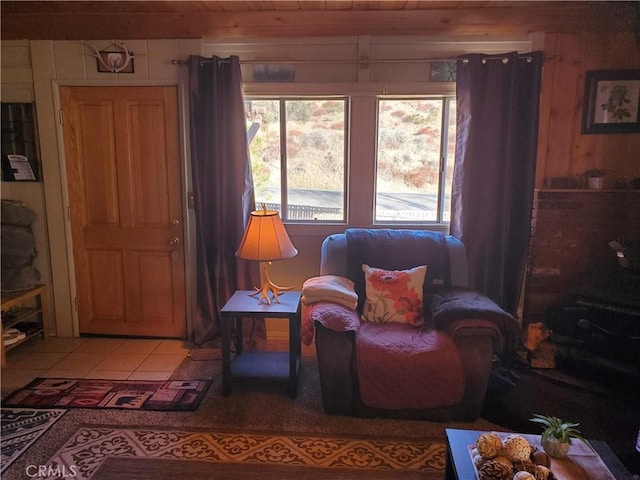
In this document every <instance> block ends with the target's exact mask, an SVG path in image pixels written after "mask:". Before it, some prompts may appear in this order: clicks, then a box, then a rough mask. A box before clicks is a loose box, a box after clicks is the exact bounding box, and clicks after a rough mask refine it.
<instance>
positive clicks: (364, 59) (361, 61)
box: [171, 55, 552, 66]
mask: <svg viewBox="0 0 640 480" xmlns="http://www.w3.org/2000/svg"><path fill="white" fill-rule="evenodd" d="M518 58H521V59H524V60H526V61H527V62H530V61H531V60H532V59H533V58H532V57H531V56H530V55H518ZM550 58H552V57H548V56H545V57H544V59H545V60H548V59H550ZM505 59H507V57H505V56H504V55H487V56H486V57H483V58H482V61H483V62H484V61H486V60H502V61H505ZM458 60H462V61H463V62H464V63H466V62H468V60H466V59H465V58H446V57H445V58H389V59H380V60H371V59H370V58H369V57H367V56H363V57H360V58H358V59H355V60H240V64H243V65H261V64H265V63H275V64H285V65H286V64H289V65H298V64H307V65H308V64H329V63H339V64H344V63H346V64H351V63H357V64H362V65H365V66H366V65H368V64H370V63H435V62H457V61H458ZM212 61H213V60H212V59H210V58H203V59H202V60H201V61H200V62H201V63H211V62H212ZM220 61H221V62H222V63H228V62H229V60H228V59H225V58H223V59H220ZM171 63H172V64H174V65H188V62H186V61H184V60H171Z"/></svg>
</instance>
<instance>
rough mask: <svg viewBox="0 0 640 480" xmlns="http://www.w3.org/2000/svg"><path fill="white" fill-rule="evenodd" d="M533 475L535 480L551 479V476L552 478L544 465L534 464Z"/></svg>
mask: <svg viewBox="0 0 640 480" xmlns="http://www.w3.org/2000/svg"><path fill="white" fill-rule="evenodd" d="M533 476H534V477H535V479H536V480H551V479H552V478H554V477H553V476H552V474H551V470H550V469H549V468H548V467H545V466H544V465H536V469H535V472H533Z"/></svg>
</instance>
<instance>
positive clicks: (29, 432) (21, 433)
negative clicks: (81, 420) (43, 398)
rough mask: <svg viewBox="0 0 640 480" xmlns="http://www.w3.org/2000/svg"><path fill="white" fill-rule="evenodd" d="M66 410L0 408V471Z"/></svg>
mask: <svg viewBox="0 0 640 480" xmlns="http://www.w3.org/2000/svg"><path fill="white" fill-rule="evenodd" d="M65 412H66V410H56V409H47V410H44V409H33V408H2V409H1V410H0V423H1V424H2V432H1V433H0V436H1V437H2V463H1V464H0V473H1V472H3V471H4V470H5V469H6V468H8V467H9V465H11V464H12V463H13V461H14V460H15V459H16V458H18V457H19V456H20V455H21V454H22V453H23V452H24V451H25V450H26V449H27V448H29V446H31V444H32V443H33V442H35V441H36V440H37V439H38V438H40V435H42V434H43V433H44V432H46V431H47V429H48V428H49V427H50V426H51V425H53V424H54V423H55V422H56V421H58V420H59V419H60V417H62V415H64V413H65Z"/></svg>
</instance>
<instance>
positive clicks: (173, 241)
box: [169, 237, 180, 248]
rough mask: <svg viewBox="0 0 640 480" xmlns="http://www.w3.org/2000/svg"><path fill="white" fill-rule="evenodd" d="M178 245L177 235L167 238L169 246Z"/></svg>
mask: <svg viewBox="0 0 640 480" xmlns="http://www.w3.org/2000/svg"><path fill="white" fill-rule="evenodd" d="M178 245H180V239H179V238H178V237H173V238H172V239H171V240H169V246H170V247H171V248H175V247H177V246H178Z"/></svg>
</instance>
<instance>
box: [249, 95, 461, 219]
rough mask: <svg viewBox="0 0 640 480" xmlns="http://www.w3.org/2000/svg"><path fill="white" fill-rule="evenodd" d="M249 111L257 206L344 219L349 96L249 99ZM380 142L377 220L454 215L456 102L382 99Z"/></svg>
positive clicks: (287, 215) (292, 215)
mask: <svg viewBox="0 0 640 480" xmlns="http://www.w3.org/2000/svg"><path fill="white" fill-rule="evenodd" d="M246 111H247V131H248V138H249V151H250V154H251V167H252V171H253V182H254V188H255V197H256V205H258V206H260V205H261V204H262V203H264V204H266V206H267V208H268V209H272V210H278V211H279V212H280V214H281V216H282V217H283V219H284V220H285V221H334V222H335V221H345V220H346V213H345V188H346V187H345V185H346V171H347V169H346V144H345V142H346V139H347V138H348V133H347V128H348V123H347V111H348V103H347V100H346V99H344V98H313V99H307V98H305V99H295V98H286V99H284V98H269V99H267V98H252V99H247V101H246ZM377 142H378V144H377V159H376V161H377V165H376V167H377V168H376V198H375V213H374V219H375V222H377V223H389V222H406V223H414V222H441V221H445V222H446V221H449V211H450V192H451V179H452V176H453V175H452V174H453V156H454V148H455V101H453V100H452V99H449V98H443V97H438V98H403V99H393V98H384V99H379V100H378V139H377ZM283 206H285V207H283Z"/></svg>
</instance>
